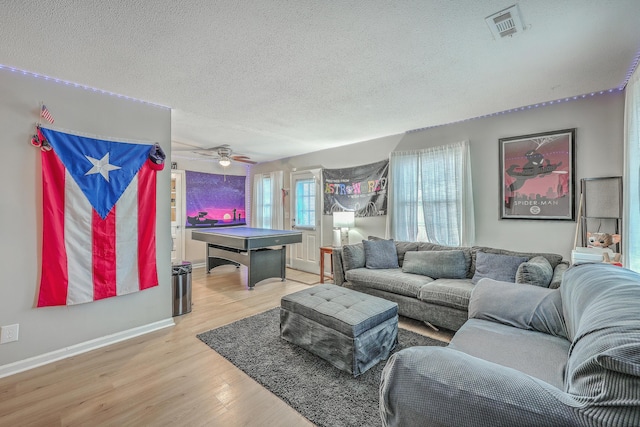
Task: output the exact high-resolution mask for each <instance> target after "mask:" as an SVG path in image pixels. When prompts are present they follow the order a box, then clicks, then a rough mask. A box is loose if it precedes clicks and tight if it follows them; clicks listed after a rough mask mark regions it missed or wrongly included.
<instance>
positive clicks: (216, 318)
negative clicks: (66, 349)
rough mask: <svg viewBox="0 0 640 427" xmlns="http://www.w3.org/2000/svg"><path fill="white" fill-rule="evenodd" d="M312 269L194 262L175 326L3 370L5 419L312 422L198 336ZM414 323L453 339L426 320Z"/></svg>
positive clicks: (261, 303)
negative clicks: (273, 275)
mask: <svg viewBox="0 0 640 427" xmlns="http://www.w3.org/2000/svg"><path fill="white" fill-rule="evenodd" d="M296 277H298V279H299V280H301V281H302V282H312V281H313V280H310V279H312V278H311V277H310V276H309V274H308V273H303V272H296V271H289V272H288V278H289V280H287V281H285V282H281V281H280V280H279V279H273V280H267V281H264V282H261V283H260V284H258V285H256V287H255V289H254V290H253V291H249V290H248V289H247V288H246V286H245V285H243V283H246V269H245V268H244V267H243V268H241V269H240V270H237V269H236V268H235V267H233V266H223V267H218V268H216V269H214V270H213V271H212V272H211V274H209V275H207V274H205V272H204V268H197V269H194V271H193V280H192V283H193V309H192V311H191V313H188V314H185V315H183V316H178V317H176V318H175V322H176V326H175V327H172V328H166V329H163V330H160V331H156V332H153V333H150V334H146V335H144V336H141V337H137V338H133V339H130V340H127V341H125V342H121V343H118V344H114V345H111V346H109V347H105V348H102V349H99V350H94V351H92V352H88V353H85V354H82V355H79V356H74V357H71V358H68V359H65V360H62V361H59V362H55V363H51V364H49V365H46V366H43V367H40V368H35V369H32V370H29V371H27V372H22V373H19V374H16V375H13V376H10V377H6V378H2V379H0V426H2V427H4V426H47V427H49V426H310V425H312V424H311V423H310V422H309V421H307V420H306V419H305V418H303V417H302V416H301V415H300V414H298V413H297V412H296V411H295V410H293V409H292V408H291V407H289V406H288V405H287V404H285V403H284V402H283V401H281V400H280V399H279V398H278V397H276V396H275V395H273V394H272V393H271V392H269V391H268V390H266V389H265V388H263V387H262V386H260V385H259V384H257V383H256V382H255V381H253V380H252V379H251V378H249V377H248V376H247V375H246V374H244V373H243V372H242V371H240V370H239V369H237V368H236V367H234V366H233V365H232V364H231V363H229V362H228V361H227V360H226V359H224V358H223V357H221V356H220V355H218V354H217V353H216V352H215V351H213V350H211V349H210V348H209V347H208V346H207V345H205V344H204V343H202V342H201V341H200V340H198V339H197V338H196V335H197V334H198V333H201V332H205V331H208V330H210V329H213V328H216V327H219V326H222V325H225V324H228V323H231V322H234V321H236V320H239V319H241V318H244V317H247V316H251V315H253V314H257V313H260V312H263V311H265V310H268V309H270V308H273V307H276V306H278V305H279V303H280V298H281V297H282V296H283V295H286V294H289V293H292V292H296V291H298V290H301V289H305V288H308V287H309V286H310V285H306V284H304V283H301V282H296V281H295V279H296ZM400 325H401V326H402V327H405V328H407V329H412V330H414V331H416V332H420V333H424V334H425V335H429V336H432V337H435V338H440V339H444V340H447V339H449V338H450V336H451V334H449V333H446V332H445V333H440V334H438V333H435V332H434V331H432V330H430V329H429V328H427V327H426V326H423V325H422V324H420V323H419V322H413V321H408V320H406V319H403V320H401V323H400Z"/></svg>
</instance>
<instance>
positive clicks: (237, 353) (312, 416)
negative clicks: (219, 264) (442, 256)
mask: <svg viewBox="0 0 640 427" xmlns="http://www.w3.org/2000/svg"><path fill="white" fill-rule="evenodd" d="M198 338H199V339H200V340H202V341H203V342H204V343H206V344H207V345H208V346H209V347H211V348H212V349H214V350H215V351H217V352H218V353H220V354H221V355H222V356H224V357H225V358H226V359H227V360H229V361H230V362H231V363H233V364H234V365H235V366H237V367H238V368H240V369H241V370H242V371H244V372H245V373H247V375H249V376H250V377H251V378H253V379H254V380H256V381H257V382H258V383H260V384H262V385H263V386H264V387H265V388H267V389H268V390H270V391H271V392H272V393H274V394H275V395H277V396H278V397H280V398H281V399H282V400H284V401H285V402H286V403H287V404H288V405H289V406H291V407H293V408H294V409H295V410H296V411H298V412H299V413H300V414H302V415H303V416H304V417H305V418H307V419H308V420H309V421H311V422H312V423H314V424H316V425H318V426H327V427H329V426H331V427H335V426H377V425H381V421H380V415H379V411H378V388H379V384H380V376H381V373H382V369H383V368H384V365H385V362H381V363H378V364H377V365H376V366H374V367H373V368H371V369H369V370H368V371H367V372H365V373H364V374H362V375H360V376H359V377H357V378H353V376H352V375H350V374H348V373H347V372H343V371H341V370H339V369H337V368H334V367H333V365H331V364H330V363H328V362H326V361H324V360H323V359H320V358H319V357H317V356H315V355H314V354H312V353H310V352H308V351H306V350H304V349H302V348H300V347H297V346H295V345H293V344H290V343H289V342H287V341H284V340H282V339H281V338H280V308H279V307H276V308H273V309H271V310H268V311H266V312H264V313H260V314H257V315H255V316H251V317H248V318H246V319H242V320H239V321H237V322H234V323H231V324H229V325H226V326H222V327H220V328H217V329H213V330H211V331H209V332H205V333H202V334H199V335H198ZM430 345H436V346H445V345H447V344H446V343H444V342H442V341H438V340H435V339H431V338H428V337H425V336H423V335H420V334H417V333H415V332H411V331H407V330H405V329H402V328H400V329H399V330H398V346H397V348H396V351H398V350H400V349H403V348H407V347H413V346H430Z"/></svg>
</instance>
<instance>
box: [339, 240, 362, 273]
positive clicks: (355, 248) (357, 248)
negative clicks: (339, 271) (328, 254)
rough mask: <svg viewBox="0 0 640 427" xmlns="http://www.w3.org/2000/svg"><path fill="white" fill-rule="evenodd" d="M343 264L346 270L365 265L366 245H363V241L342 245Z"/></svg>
mask: <svg viewBox="0 0 640 427" xmlns="http://www.w3.org/2000/svg"><path fill="white" fill-rule="evenodd" d="M342 264H343V268H344V271H349V270H353V269H354V268H362V267H364V247H362V243H357V244H355V245H345V246H343V247H342Z"/></svg>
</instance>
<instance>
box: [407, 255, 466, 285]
mask: <svg viewBox="0 0 640 427" xmlns="http://www.w3.org/2000/svg"><path fill="white" fill-rule="evenodd" d="M402 271H403V272H405V273H413V274H422V275H423V276H429V277H431V278H432V279H464V278H465V277H466V276H467V262H466V260H465V258H464V252H462V251H458V250H453V251H411V252H407V253H406V254H405V255H404V263H403V264H402Z"/></svg>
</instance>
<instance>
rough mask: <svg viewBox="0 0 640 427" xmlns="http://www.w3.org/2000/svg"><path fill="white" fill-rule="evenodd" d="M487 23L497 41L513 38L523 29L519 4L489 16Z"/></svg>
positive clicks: (486, 19)
mask: <svg viewBox="0 0 640 427" xmlns="http://www.w3.org/2000/svg"><path fill="white" fill-rule="evenodd" d="M485 21H487V25H489V29H490V30H491V34H493V38H494V39H496V40H497V39H500V38H502V37H510V36H513V35H514V34H516V33H519V32H520V31H522V29H523V27H522V20H521V19H520V13H519V12H518V5H517V4H514V5H513V6H511V7H508V8H506V9H504V10H501V11H500V12H498V13H494V14H493V15H491V16H487V17H486V18H485Z"/></svg>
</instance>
